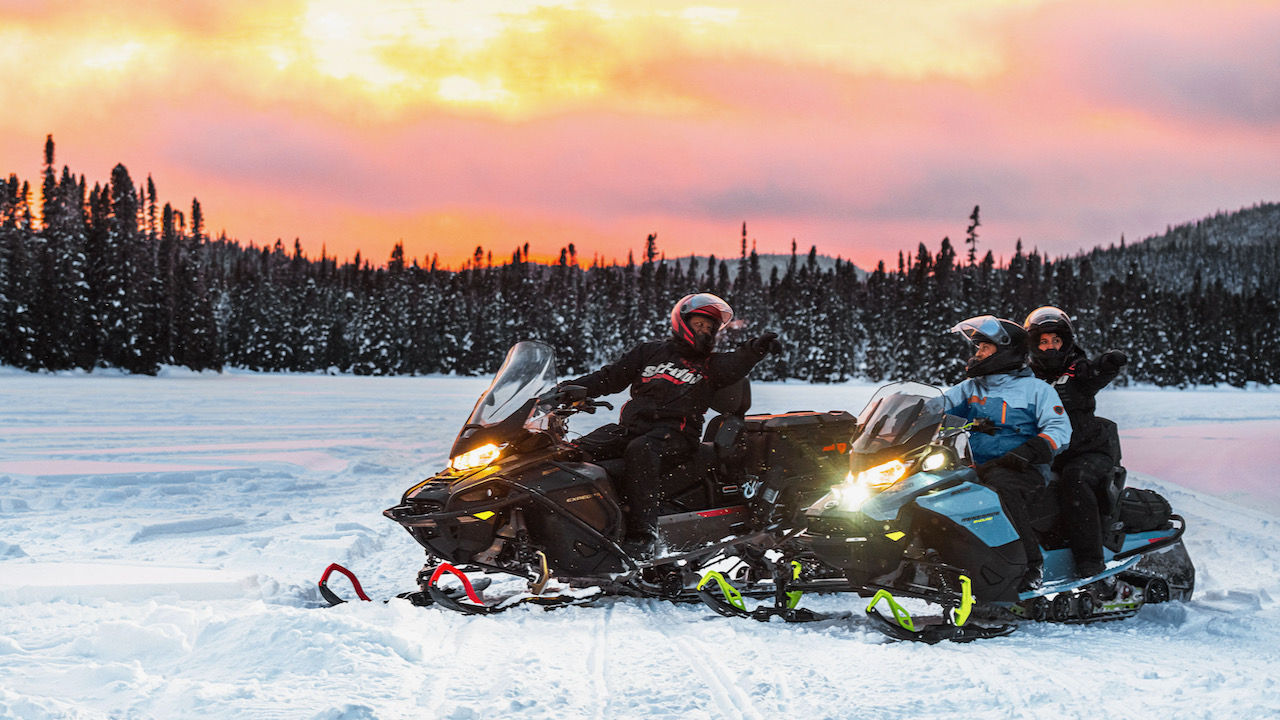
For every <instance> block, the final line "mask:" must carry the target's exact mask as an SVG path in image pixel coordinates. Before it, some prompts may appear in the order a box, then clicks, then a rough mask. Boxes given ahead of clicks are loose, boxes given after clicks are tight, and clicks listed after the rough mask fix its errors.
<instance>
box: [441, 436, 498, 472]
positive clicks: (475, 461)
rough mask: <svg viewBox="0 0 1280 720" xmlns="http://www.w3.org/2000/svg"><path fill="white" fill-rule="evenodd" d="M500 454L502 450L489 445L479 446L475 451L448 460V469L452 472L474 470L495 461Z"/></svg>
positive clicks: (491, 444)
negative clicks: (452, 470)
mask: <svg viewBox="0 0 1280 720" xmlns="http://www.w3.org/2000/svg"><path fill="white" fill-rule="evenodd" d="M501 454H502V448H500V447H498V446H497V445H494V444H493V443H489V444H488V445H481V446H480V447H478V448H476V449H475V450H470V451H468V452H464V453H462V454H461V455H459V456H458V457H456V458H454V459H452V460H450V461H449V467H450V468H452V469H454V470H475V469H476V468H482V467H484V466H485V465H488V464H489V463H491V462H493V461H494V460H497V459H498V456H499V455H501Z"/></svg>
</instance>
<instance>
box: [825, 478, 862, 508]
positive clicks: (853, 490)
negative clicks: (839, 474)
mask: <svg viewBox="0 0 1280 720" xmlns="http://www.w3.org/2000/svg"><path fill="white" fill-rule="evenodd" d="M829 497H830V501H828V503H826V507H828V508H832V507H838V508H839V509H841V510H846V511H849V512H857V511H858V510H861V509H862V504H863V503H865V502H866V501H867V499H868V498H870V497H871V491H870V490H868V489H867V487H866V486H865V485H861V484H859V483H845V484H843V485H837V486H835V487H833V488H831V492H830V495H829Z"/></svg>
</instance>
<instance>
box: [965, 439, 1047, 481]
mask: <svg viewBox="0 0 1280 720" xmlns="http://www.w3.org/2000/svg"><path fill="white" fill-rule="evenodd" d="M1052 459H1053V450H1052V449H1050V448H1049V442H1048V441H1047V440H1045V439H1044V438H1042V437H1040V436H1039V435H1037V436H1036V437H1033V438H1031V439H1030V440H1028V441H1026V442H1024V443H1022V444H1021V445H1019V446H1018V447H1016V448H1014V449H1012V450H1010V451H1009V452H1007V453H1005V454H1003V455H1001V456H1000V457H998V458H993V459H991V460H988V461H986V462H984V463H982V464H981V465H979V466H978V473H979V474H981V473H982V472H984V471H986V470H990V469H991V468H993V467H1003V468H1009V469H1010V470H1013V471H1015V472H1026V471H1027V470H1029V469H1030V468H1031V466H1032V465H1043V464H1045V463H1047V462H1049V461H1050V460H1052Z"/></svg>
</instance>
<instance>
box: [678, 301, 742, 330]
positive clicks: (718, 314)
mask: <svg viewBox="0 0 1280 720" xmlns="http://www.w3.org/2000/svg"><path fill="white" fill-rule="evenodd" d="M678 310H679V313H680V316H681V317H688V316H689V315H706V316H707V317H709V318H711V319H712V320H715V321H716V328H717V329H718V328H722V327H724V326H725V325H728V324H729V321H730V320H732V319H733V309H732V308H730V307H729V303H727V302H725V301H723V300H721V299H720V298H718V297H716V296H715V295H712V294H711V293H698V294H697V295H692V296H690V297H688V298H686V299H685V300H684V302H682V303H680V305H679V307H678Z"/></svg>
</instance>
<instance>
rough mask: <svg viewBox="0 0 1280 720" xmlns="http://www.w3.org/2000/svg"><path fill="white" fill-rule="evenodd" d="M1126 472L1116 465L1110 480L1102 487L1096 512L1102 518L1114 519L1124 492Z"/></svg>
mask: <svg viewBox="0 0 1280 720" xmlns="http://www.w3.org/2000/svg"><path fill="white" fill-rule="evenodd" d="M1127 475H1128V472H1126V471H1125V469H1124V468H1123V467H1120V466H1119V465H1116V466H1115V467H1113V468H1112V469H1111V479H1110V481H1108V482H1107V484H1106V485H1105V486H1103V491H1102V493H1101V496H1100V497H1099V498H1098V512H1099V513H1100V514H1101V515H1102V517H1103V518H1113V517H1115V516H1116V515H1117V514H1118V512H1119V509H1120V494H1121V493H1122V492H1124V481H1125V479H1126V476H1127Z"/></svg>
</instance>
